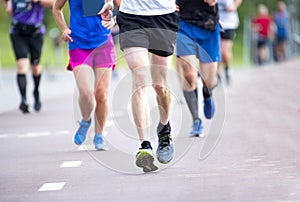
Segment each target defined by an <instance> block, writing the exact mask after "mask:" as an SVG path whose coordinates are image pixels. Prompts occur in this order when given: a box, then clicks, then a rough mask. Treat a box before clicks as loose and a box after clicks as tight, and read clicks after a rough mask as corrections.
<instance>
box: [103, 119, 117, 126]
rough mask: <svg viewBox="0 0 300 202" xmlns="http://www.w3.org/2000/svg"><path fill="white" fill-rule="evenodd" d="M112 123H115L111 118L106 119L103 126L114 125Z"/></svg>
mask: <svg viewBox="0 0 300 202" xmlns="http://www.w3.org/2000/svg"><path fill="white" fill-rule="evenodd" d="M114 125H115V123H114V121H112V120H107V121H106V123H105V127H111V126H114Z"/></svg>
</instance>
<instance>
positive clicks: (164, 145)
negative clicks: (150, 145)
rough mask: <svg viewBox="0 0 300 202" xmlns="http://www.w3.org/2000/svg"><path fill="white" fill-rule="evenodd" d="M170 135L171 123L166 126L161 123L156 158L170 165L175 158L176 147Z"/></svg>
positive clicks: (158, 130)
mask: <svg viewBox="0 0 300 202" xmlns="http://www.w3.org/2000/svg"><path fill="white" fill-rule="evenodd" d="M170 133H171V126H170V123H169V122H168V124H167V125H165V126H164V125H162V124H161V123H160V124H159V125H158V127H157V135H158V148H157V151H156V156H157V160H158V161H159V162H160V163H163V164H166V163H169V162H170V161H171V160H172V159H173V157H174V146H173V141H172V138H171V135H170Z"/></svg>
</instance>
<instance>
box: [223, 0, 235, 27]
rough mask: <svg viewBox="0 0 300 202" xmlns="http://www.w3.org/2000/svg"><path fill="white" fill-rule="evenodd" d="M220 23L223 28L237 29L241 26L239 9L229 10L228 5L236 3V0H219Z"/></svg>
mask: <svg viewBox="0 0 300 202" xmlns="http://www.w3.org/2000/svg"><path fill="white" fill-rule="evenodd" d="M218 5H219V15H220V24H221V26H222V28H223V29H225V30H226V29H237V28H238V26H239V16H238V13H237V11H234V12H228V11H227V10H226V8H227V7H231V6H233V5H234V0H218Z"/></svg>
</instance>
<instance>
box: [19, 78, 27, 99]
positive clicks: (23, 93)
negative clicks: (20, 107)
mask: <svg viewBox="0 0 300 202" xmlns="http://www.w3.org/2000/svg"><path fill="white" fill-rule="evenodd" d="M17 83H18V87H19V91H20V94H21V99H22V102H26V86H27V80H26V75H25V74H17Z"/></svg>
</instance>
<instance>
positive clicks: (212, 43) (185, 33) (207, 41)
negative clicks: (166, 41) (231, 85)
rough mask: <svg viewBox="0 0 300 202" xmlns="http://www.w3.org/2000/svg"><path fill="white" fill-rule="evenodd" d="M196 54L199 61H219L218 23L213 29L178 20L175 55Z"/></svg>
mask: <svg viewBox="0 0 300 202" xmlns="http://www.w3.org/2000/svg"><path fill="white" fill-rule="evenodd" d="M184 55H196V56H197V58H199V60H200V61H201V62H204V63H208V62H220V61H221V60H222V58H221V52H220V25H219V24H218V25H217V26H216V29H215V30H214V31H211V30H206V29H204V28H201V27H199V26H197V25H194V24H192V23H189V22H184V21H183V20H180V21H179V30H178V33H177V38H176V56H177V57H180V56H184Z"/></svg>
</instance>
